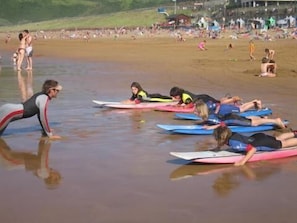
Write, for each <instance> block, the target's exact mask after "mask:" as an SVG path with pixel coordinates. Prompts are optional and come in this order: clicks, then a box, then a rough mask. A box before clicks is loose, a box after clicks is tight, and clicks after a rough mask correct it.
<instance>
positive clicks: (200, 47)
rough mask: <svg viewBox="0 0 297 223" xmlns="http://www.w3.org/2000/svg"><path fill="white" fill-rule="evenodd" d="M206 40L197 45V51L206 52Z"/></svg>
mask: <svg viewBox="0 0 297 223" xmlns="http://www.w3.org/2000/svg"><path fill="white" fill-rule="evenodd" d="M205 45H206V40H203V41H202V42H200V43H199V44H198V49H200V50H202V51H205V50H207V48H206V46H205Z"/></svg>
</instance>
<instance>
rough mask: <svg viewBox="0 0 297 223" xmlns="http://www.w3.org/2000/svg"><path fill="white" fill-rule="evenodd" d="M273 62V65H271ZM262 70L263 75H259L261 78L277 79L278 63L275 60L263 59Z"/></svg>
mask: <svg viewBox="0 0 297 223" xmlns="http://www.w3.org/2000/svg"><path fill="white" fill-rule="evenodd" d="M271 61H272V62H273V63H271ZM260 69H261V74H260V75H259V77H276V74H275V71H276V63H275V62H274V61H273V60H270V59H268V58H266V57H263V58H262V63H261V66H260Z"/></svg>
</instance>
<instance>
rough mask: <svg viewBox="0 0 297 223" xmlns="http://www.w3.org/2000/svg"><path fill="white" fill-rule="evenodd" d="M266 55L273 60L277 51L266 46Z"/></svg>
mask: <svg viewBox="0 0 297 223" xmlns="http://www.w3.org/2000/svg"><path fill="white" fill-rule="evenodd" d="M264 51H265V54H266V55H265V57H266V58H267V59H269V60H273V57H274V54H275V51H274V50H270V49H268V48H266V49H265V50H264Z"/></svg>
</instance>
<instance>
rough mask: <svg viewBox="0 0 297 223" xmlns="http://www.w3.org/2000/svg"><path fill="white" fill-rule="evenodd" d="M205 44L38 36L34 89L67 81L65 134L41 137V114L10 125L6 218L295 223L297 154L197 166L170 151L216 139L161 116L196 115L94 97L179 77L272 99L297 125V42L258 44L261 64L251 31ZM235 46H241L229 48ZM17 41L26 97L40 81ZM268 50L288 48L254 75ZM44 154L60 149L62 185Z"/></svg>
mask: <svg viewBox="0 0 297 223" xmlns="http://www.w3.org/2000/svg"><path fill="white" fill-rule="evenodd" d="M200 40H201V39H188V38H187V40H186V42H177V41H176V40H175V39H173V38H164V37H163V38H138V39H136V40H132V39H130V38H128V39H117V40H114V39H98V40H91V41H89V42H84V41H82V40H38V41H36V42H35V43H34V50H35V56H34V65H33V66H34V70H33V72H32V74H31V76H32V79H33V80H32V83H31V87H32V89H33V91H34V92H37V91H38V90H39V88H40V86H41V84H42V82H43V81H44V80H45V79H47V78H53V79H57V80H58V81H59V82H60V83H61V84H62V85H63V87H64V89H63V91H62V92H61V93H60V95H59V98H58V99H57V100H54V101H52V103H51V105H50V107H49V118H50V122H51V123H50V124H51V125H52V128H54V130H55V131H56V133H57V134H59V135H61V136H63V137H64V139H63V140H61V141H54V142H52V143H50V146H49V147H45V146H44V145H42V144H39V136H40V135H39V132H38V122H37V119H36V118H31V119H28V120H22V121H18V122H15V123H12V124H11V125H10V126H9V128H8V129H7V132H6V135H5V136H4V137H3V139H4V142H5V143H6V146H4V145H3V143H2V144H1V146H0V149H1V153H0V154H1V158H2V161H1V162H0V163H1V164H3V165H4V168H0V177H1V181H0V187H1V202H0V207H1V209H0V210H1V211H0V220H1V222H2V221H3V222H8V223H10V222H13V223H17V222H45V223H47V222H62V221H63V222H64V221H65V222H68V221H69V222H74V223H76V222H77V223H78V222H90V223H93V222H105V223H106V222H112V223H114V222H121V223H122V222H129V223H131V222H184V221H186V222H198V221H199V222H209V223H219V222H220V223H224V222H235V221H240V222H243V223H245V222H251V221H252V222H263V221H264V222H268V221H269V222H272V223H279V222H295V219H296V217H297V215H296V211H295V207H296V198H297V197H296V185H297V180H296V175H297V162H296V161H297V159H296V158H292V159H283V160H279V161H271V162H261V163H256V164H248V165H247V166H246V167H243V168H235V167H233V166H231V165H226V166H209V165H200V166H199V165H185V164H186V163H185V162H183V161H181V160H177V159H175V158H173V157H171V156H170V155H169V152H170V151H195V150H198V149H200V148H201V146H202V145H203V144H204V143H205V141H206V140H210V139H211V137H210V136H181V135H169V134H166V133H164V132H162V131H160V130H159V129H158V128H157V127H156V124H157V123H164V124H167V123H180V124H185V123H189V122H187V121H180V120H174V115H173V114H171V113H166V112H156V111H152V110H144V111H143V110H137V111H134V110H133V111H131V110H108V109H102V108H98V107H96V105H94V104H93V103H92V102H91V100H92V99H97V100H116V101H119V100H123V99H126V98H128V97H130V89H129V86H130V83H131V82H132V81H139V82H140V83H141V84H142V85H143V87H144V88H145V89H147V91H149V92H151V93H153V92H159V93H162V94H168V93H169V89H170V88H171V87H172V86H175V85H177V86H180V87H183V88H185V89H187V90H190V91H192V92H196V93H208V94H210V95H213V96H215V97H221V96H224V95H225V94H227V93H230V94H232V95H239V96H241V97H242V98H243V99H244V100H251V99H254V98H260V99H262V101H263V103H264V105H266V106H269V107H271V108H272V109H273V111H274V113H273V116H275V117H278V116H279V117H282V118H285V119H288V120H289V121H290V126H291V127H293V128H294V127H296V126H297V120H296V110H297V104H296V93H297V89H296V84H297V81H296V77H297V73H296V72H297V66H296V53H297V44H296V43H297V42H296V40H289V39H288V40H277V41H268V42H263V41H255V45H256V54H255V56H256V58H257V61H249V60H248V59H249V58H248V39H247V38H242V39H239V40H231V39H228V38H225V39H220V40H208V41H207V47H208V49H209V50H208V51H205V52H202V51H198V50H197V44H198V43H199V41H200ZM229 43H232V44H233V45H234V48H233V49H231V50H229V51H224V49H225V47H226V46H227V45H228V44H229ZM17 45H18V44H17V42H16V41H15V42H13V41H12V42H10V43H9V44H8V45H3V44H1V45H0V46H1V48H0V49H1V52H0V53H1V55H2V57H3V61H2V62H1V65H2V70H1V73H0V87H1V88H0V104H3V103H4V102H18V101H20V100H21V99H22V97H23V92H24V91H26V86H28V85H30V74H29V73H27V72H26V71H22V72H20V73H19V74H18V73H17V72H15V71H14V70H13V67H12V65H11V62H10V61H9V56H10V52H13V51H14V50H15V47H16V46H17ZM265 48H272V49H274V50H276V56H275V60H276V62H277V64H278V71H277V74H278V77H276V78H259V77H256V76H254V75H258V74H259V69H260V62H259V61H260V58H261V57H262V56H263V55H264V49H265ZM8 52H9V53H8ZM28 80H29V81H28ZM21 83H23V84H21ZM20 86H25V90H24V89H23V90H21V89H22V88H19V87H20ZM47 146H48V145H47ZM7 147H8V148H7ZM38 151H41V153H42V154H43V153H45V154H46V151H48V155H49V157H48V165H49V166H50V167H51V168H53V169H54V170H56V171H57V172H58V174H59V175H61V180H60V181H59V183H57V185H54V183H49V182H47V183H45V182H43V180H42V179H40V178H38V177H37V176H36V170H37V169H38V168H37V167H36V165H37V164H36V162H37V163H38V159H40V158H38V156H37V157H35V158H34V159H35V161H34V163H33V161H32V159H29V161H28V156H29V155H31V156H32V154H33V155H36V154H38V153H37V152H38ZM24 153H25V154H24ZM28 154H29V155H28ZM36 159H37V161H36ZM24 160H26V162H27V165H25V164H24V162H25V161H24ZM28 166H29V167H30V168H29V167H28ZM37 166H38V165H37ZM25 167H26V169H25ZM8 169H10V170H8Z"/></svg>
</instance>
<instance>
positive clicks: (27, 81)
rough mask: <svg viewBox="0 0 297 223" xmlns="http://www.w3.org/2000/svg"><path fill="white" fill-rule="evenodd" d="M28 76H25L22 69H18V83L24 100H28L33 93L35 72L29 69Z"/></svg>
mask: <svg viewBox="0 0 297 223" xmlns="http://www.w3.org/2000/svg"><path fill="white" fill-rule="evenodd" d="M26 72H27V77H24V76H23V75H22V73H21V71H18V85H19V89H20V92H21V100H22V102H24V101H26V100H27V99H29V98H30V97H31V96H32V95H33V73H32V70H27V71H26Z"/></svg>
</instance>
